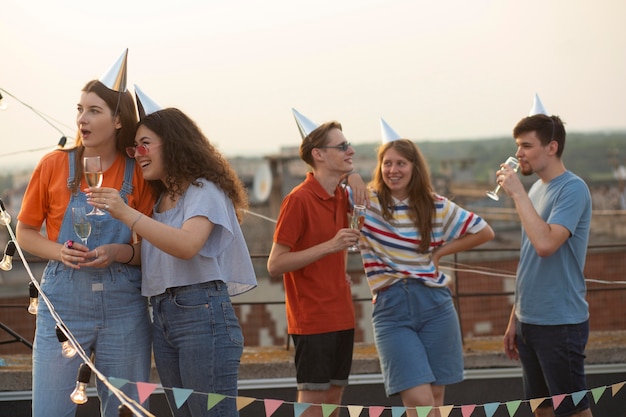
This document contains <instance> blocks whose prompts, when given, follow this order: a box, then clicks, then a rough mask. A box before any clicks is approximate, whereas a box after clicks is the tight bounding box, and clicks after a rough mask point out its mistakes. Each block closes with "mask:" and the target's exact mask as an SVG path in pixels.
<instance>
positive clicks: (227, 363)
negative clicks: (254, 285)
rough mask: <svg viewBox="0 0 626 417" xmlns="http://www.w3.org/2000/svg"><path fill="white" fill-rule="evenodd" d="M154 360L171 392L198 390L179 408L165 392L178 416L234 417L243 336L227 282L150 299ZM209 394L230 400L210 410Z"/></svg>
mask: <svg viewBox="0 0 626 417" xmlns="http://www.w3.org/2000/svg"><path fill="white" fill-rule="evenodd" d="M151 302H152V310H153V316H154V320H153V329H154V332H153V333H154V345H153V346H154V359H155V363H156V367H157V371H158V372H159V377H160V379H161V383H162V385H163V386H164V387H166V388H185V389H193V390H194V391H195V392H196V393H193V394H191V396H190V397H189V398H188V399H187V401H186V402H185V403H184V404H183V405H182V406H181V407H180V408H178V406H177V405H176V402H175V399H174V396H173V394H172V391H171V390H167V389H166V390H165V395H166V397H167V400H168V402H169V404H170V409H171V410H172V413H173V415H174V416H175V417H191V416H193V417H199V416H210V417H233V416H238V415H239V413H238V412H237V406H236V399H235V397H236V396H237V378H238V375H239V362H240V360H241V355H242V353H243V333H242V331H241V327H240V326H239V320H238V319H237V316H236V315H235V310H234V309H233V306H232V304H231V302H230V297H229V295H228V289H227V287H226V284H224V283H223V282H222V281H209V282H205V283H202V284H194V285H188V286H184V287H176V288H170V289H168V290H167V291H166V292H165V293H163V294H161V295H157V296H154V297H151ZM206 393H215V394H222V395H227V396H229V397H231V398H225V399H223V400H222V401H220V402H219V403H218V404H217V405H216V406H215V407H213V408H211V409H210V410H207V395H206Z"/></svg>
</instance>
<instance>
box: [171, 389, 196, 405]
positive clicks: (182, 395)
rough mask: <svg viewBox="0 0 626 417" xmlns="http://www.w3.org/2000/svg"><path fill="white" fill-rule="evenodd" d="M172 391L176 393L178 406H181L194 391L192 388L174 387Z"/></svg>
mask: <svg viewBox="0 0 626 417" xmlns="http://www.w3.org/2000/svg"><path fill="white" fill-rule="evenodd" d="M172 392H173V393H174V400H175V401H176V408H180V407H181V406H182V405H183V404H185V401H187V398H189V396H190V395H191V394H192V393H193V390H192V389H187V388H172Z"/></svg>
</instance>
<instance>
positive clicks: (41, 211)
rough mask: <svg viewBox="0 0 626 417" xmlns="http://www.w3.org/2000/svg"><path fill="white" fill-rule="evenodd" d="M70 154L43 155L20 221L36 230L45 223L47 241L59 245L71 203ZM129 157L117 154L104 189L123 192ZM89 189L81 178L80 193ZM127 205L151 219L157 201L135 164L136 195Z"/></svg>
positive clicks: (107, 172)
mask: <svg viewBox="0 0 626 417" xmlns="http://www.w3.org/2000/svg"><path fill="white" fill-rule="evenodd" d="M69 155H72V157H74V156H73V154H70V153H69V152H67V151H63V150H56V151H53V152H50V153H48V154H46V155H44V157H43V158H41V160H40V161H39V163H38V164H37V166H36V167H35V170H34V171H33V174H32V176H31V178H30V182H29V183H28V187H27V188H26V192H25V193H24V199H23V200H22V207H21V209H20V212H19V214H18V216H17V218H18V220H19V221H20V222H22V223H24V224H27V225H29V226H33V227H41V226H42V225H43V224H44V222H45V223H46V232H47V235H48V239H50V240H52V241H56V240H57V238H58V236H59V231H60V230H61V223H62V222H63V217H64V216H65V211H66V210H67V205H68V204H69V202H70V196H71V191H70V190H69V189H68V188H67V177H68V176H69V174H70V168H69V160H68V157H69ZM125 164H126V157H125V156H123V155H121V154H118V157H117V158H116V159H115V162H114V163H113V165H111V167H110V168H109V169H107V170H106V171H105V172H104V177H103V181H102V186H103V187H111V188H116V189H118V190H120V189H121V188H122V184H123V182H124V168H125ZM86 188H87V185H86V184H85V182H84V179H83V178H81V182H80V185H79V187H78V190H79V192H80V190H84V189H86ZM128 205H129V206H130V207H133V208H135V209H137V210H139V211H141V212H142V213H144V214H146V215H148V216H151V215H152V208H153V205H154V197H153V196H152V191H151V189H150V186H149V184H148V183H147V182H146V181H144V179H143V175H142V174H141V168H140V167H139V165H137V164H135V167H134V174H133V192H132V194H129V195H128Z"/></svg>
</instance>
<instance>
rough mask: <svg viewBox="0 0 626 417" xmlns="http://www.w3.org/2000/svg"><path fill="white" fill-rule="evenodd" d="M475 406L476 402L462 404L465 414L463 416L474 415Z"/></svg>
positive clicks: (462, 410)
mask: <svg viewBox="0 0 626 417" xmlns="http://www.w3.org/2000/svg"><path fill="white" fill-rule="evenodd" d="M475 408H476V404H469V405H462V406H461V414H463V417H469V416H471V415H472V413H473V412H474V409H475Z"/></svg>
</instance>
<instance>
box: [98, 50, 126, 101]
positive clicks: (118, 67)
mask: <svg viewBox="0 0 626 417" xmlns="http://www.w3.org/2000/svg"><path fill="white" fill-rule="evenodd" d="M127 58H128V48H126V49H125V50H124V52H122V55H120V57H119V58H118V59H117V61H115V63H114V64H113V65H112V66H111V68H109V69H108V70H107V71H106V72H105V73H104V75H102V77H100V82H101V83H102V84H104V85H105V86H107V87H108V88H110V89H111V90H113V91H119V92H120V93H123V92H125V91H126V59H127Z"/></svg>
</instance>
